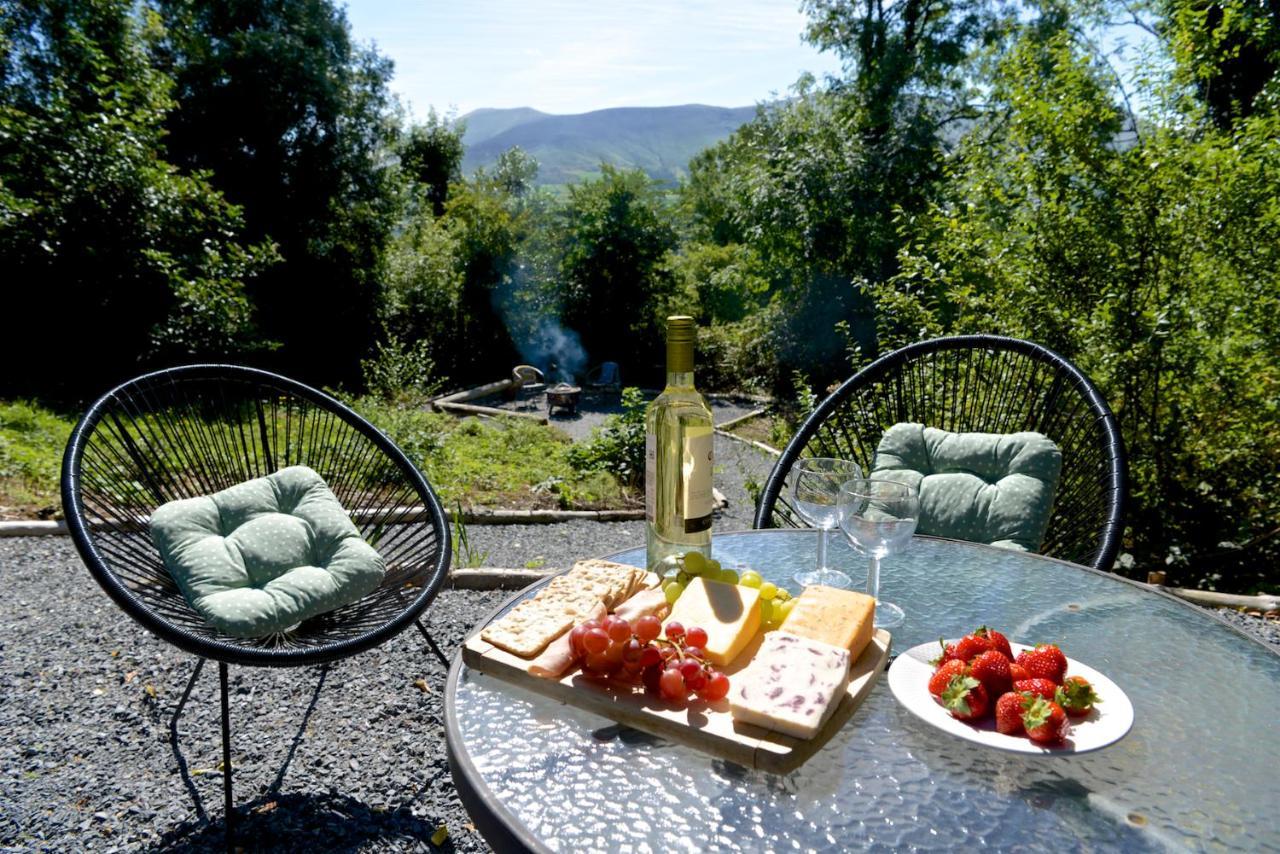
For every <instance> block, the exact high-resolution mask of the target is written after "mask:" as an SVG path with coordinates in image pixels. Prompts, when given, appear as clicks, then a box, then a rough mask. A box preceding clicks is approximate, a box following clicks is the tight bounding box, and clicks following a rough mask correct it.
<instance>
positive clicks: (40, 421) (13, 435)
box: [0, 401, 72, 509]
mask: <svg viewBox="0 0 1280 854" xmlns="http://www.w3.org/2000/svg"><path fill="white" fill-rule="evenodd" d="M71 427H72V422H71V421H69V420H67V419H65V418H62V417H60V416H58V415H55V414H54V413H52V412H50V411H49V410H47V409H44V408H43V407H41V406H39V405H37V404H34V403H31V402H28V401H15V402H13V403H0V504H4V505H7V506H10V507H14V506H16V508H17V509H44V508H47V507H57V506H58V503H59V496H58V474H59V471H60V469H61V467H62V451H63V449H64V448H65V447H66V445H67V438H68V437H69V436H70V435H71Z"/></svg>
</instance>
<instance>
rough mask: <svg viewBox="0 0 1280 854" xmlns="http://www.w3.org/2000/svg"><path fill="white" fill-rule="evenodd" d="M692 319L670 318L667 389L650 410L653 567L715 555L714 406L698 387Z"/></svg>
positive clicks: (648, 501)
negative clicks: (683, 557)
mask: <svg viewBox="0 0 1280 854" xmlns="http://www.w3.org/2000/svg"><path fill="white" fill-rule="evenodd" d="M696 334H697V327H696V326H695V325H694V322H693V318H692V317H684V316H676V317H669V318H667V387H666V388H665V389H663V391H662V394H660V395H658V397H657V398H655V399H654V401H653V402H652V403H650V404H649V408H648V410H646V412H645V418H644V427H645V466H644V498H645V519H646V525H645V545H646V546H647V549H648V565H649V568H650V569H653V570H655V571H659V572H660V571H661V567H660V566H659V565H660V564H662V563H663V561H664V560H667V559H668V558H671V557H672V556H674V555H681V554H684V553H685V552H691V551H696V552H701V553H702V554H703V555H704V556H706V557H711V511H712V510H713V509H714V508H715V499H714V498H712V495H711V467H712V464H713V452H714V451H713V449H714V438H715V431H714V428H713V427H712V423H711V408H710V407H708V406H707V401H706V399H705V398H703V396H702V395H700V394H698V392H697V390H696V389H694V387H693V343H694V338H695V336H696Z"/></svg>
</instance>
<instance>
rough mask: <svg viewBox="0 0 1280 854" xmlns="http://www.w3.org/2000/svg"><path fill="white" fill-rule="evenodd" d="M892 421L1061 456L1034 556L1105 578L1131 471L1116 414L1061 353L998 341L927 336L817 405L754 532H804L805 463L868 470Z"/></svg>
mask: <svg viewBox="0 0 1280 854" xmlns="http://www.w3.org/2000/svg"><path fill="white" fill-rule="evenodd" d="M900 422H916V423H922V424H924V425H926V426H928V427H937V428H940V429H943V430H949V431H952V432H981V433H1014V432H1018V431H1022V430H1033V431H1036V432H1038V433H1042V434H1044V435H1045V436H1048V437H1049V438H1050V439H1052V440H1053V441H1054V442H1055V443H1056V444H1057V445H1058V448H1059V449H1060V450H1061V451H1062V474H1061V477H1060V479H1059V482H1058V491H1057V496H1056V498H1055V500H1054V509H1053V515H1052V517H1051V518H1050V520H1049V527H1048V530H1047V531H1046V533H1045V538H1044V543H1043V545H1042V547H1041V552H1042V553H1043V554H1046V555H1050V556H1053V557H1058V558H1062V559H1064V560H1069V561H1073V562H1075V563H1080V564H1084V565H1086V566H1091V567H1094V568H1095V569H1102V570H1110V569H1111V568H1112V566H1113V564H1114V563H1115V559H1116V554H1117V553H1118V551H1119V549H1120V543H1121V537H1122V535H1123V531H1124V510H1125V503H1126V499H1127V491H1128V486H1127V484H1128V464H1127V462H1126V459H1125V451H1124V442H1123V440H1122V439H1121V436H1120V429H1119V426H1118V425H1117V423H1116V419H1115V416H1114V415H1113V414H1112V413H1111V409H1110V408H1109V407H1108V406H1107V403H1106V401H1105V400H1103V398H1102V395H1101V394H1100V393H1099V392H1098V389H1097V388H1096V387H1095V386H1094V384H1093V382H1092V381H1091V380H1090V379H1089V378H1088V377H1087V376H1085V375H1084V373H1083V372H1082V371H1081V370H1080V369H1079V368H1077V367H1076V366H1075V365H1073V364H1071V363H1070V362H1069V361H1067V360H1066V359H1065V358H1063V357H1062V356H1060V355H1058V354H1057V353H1055V352H1053V351H1052V350H1049V349H1048V348H1046V347H1042V346H1040V345H1039V344H1033V343H1031V342H1030V341H1023V340H1020V339H1016V338H1005V337H1001V336H996V335H964V336H957V337H952V338H935V339H933V340H931V341H922V342H919V343H917V344H911V345H908V346H906V347H903V348H902V349H900V350H896V351H894V352H892V353H889V354H888V355H886V356H882V357H881V358H879V359H877V360H876V361H874V362H872V363H871V364H870V365H868V366H867V367H865V368H863V369H862V370H860V371H858V372H857V373H856V374H854V375H853V376H852V377H851V378H849V379H848V380H846V381H845V382H844V384H843V385H841V386H840V387H839V388H838V389H836V390H835V391H834V392H832V394H831V395H830V396H829V397H828V398H827V399H826V400H824V401H823V402H822V403H821V404H820V405H819V406H818V408H817V409H816V410H814V412H813V414H811V415H810V416H809V417H808V418H807V419H806V420H805V422H804V423H803V424H802V425H801V427H800V429H799V430H798V431H797V433H796V435H795V436H794V437H793V438H792V439H791V441H790V442H789V443H788V444H787V447H786V449H785V450H784V451H783V453H782V456H781V458H780V459H779V460H778V462H777V463H776V464H775V465H774V468H773V471H772V472H771V473H770V475H769V479H768V481H766V483H765V487H764V490H763V492H762V494H761V497H760V501H759V503H758V505H757V507H756V517H755V526H756V527H757V528H771V527H775V526H792V527H799V526H802V525H803V524H804V523H803V522H802V521H801V519H800V517H799V516H798V515H797V514H796V513H795V511H794V510H793V509H792V507H791V504H790V501H789V496H788V495H787V494H786V483H787V477H788V475H789V474H790V472H791V467H792V466H793V465H794V464H795V462H796V460H798V459H800V458H801V457H843V458H845V459H851V460H853V461H855V462H857V463H858V464H859V465H861V466H862V468H863V470H864V471H868V472H869V471H871V470H872V467H873V464H874V461H875V451H876V446H877V445H878V444H879V442H880V437H881V436H882V435H883V433H884V431H885V430H886V429H887V428H889V427H891V426H892V425H894V424H897V423H900Z"/></svg>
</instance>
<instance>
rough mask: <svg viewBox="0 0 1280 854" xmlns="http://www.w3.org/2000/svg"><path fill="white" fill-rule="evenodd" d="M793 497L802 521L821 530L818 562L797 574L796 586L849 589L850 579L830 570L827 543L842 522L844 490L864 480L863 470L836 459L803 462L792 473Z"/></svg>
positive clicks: (850, 462)
mask: <svg viewBox="0 0 1280 854" xmlns="http://www.w3.org/2000/svg"><path fill="white" fill-rule="evenodd" d="M792 472H793V474H792V481H791V494H792V498H793V499H794V504H795V509H796V512H797V513H799V514H800V518H802V519H804V520H805V521H806V522H808V523H809V524H810V525H813V526H814V527H815V528H817V529H818V560H817V563H816V565H815V568H814V570H813V571H812V572H800V573H796V582H797V583H799V584H800V585H801V586H802V587H808V586H810V585H812V584H826V585H828V586H830V587H848V586H849V585H850V584H851V581H850V579H849V576H847V575H845V574H844V573H843V572H841V571H840V570H838V569H832V568H831V567H829V566H827V541H828V538H829V537H830V536H831V532H832V531H833V530H835V527H836V525H837V523H838V522H839V511H838V508H837V501H838V499H839V498H840V486H841V485H842V484H844V483H846V482H848V481H849V480H851V479H853V478H859V477H862V469H861V468H859V467H858V464H857V463H855V462H852V461H850V460H841V459H835V458H832V457H812V458H810V459H805V460H800V461H799V462H798V463H796V467H795V468H794V469H793V470H792Z"/></svg>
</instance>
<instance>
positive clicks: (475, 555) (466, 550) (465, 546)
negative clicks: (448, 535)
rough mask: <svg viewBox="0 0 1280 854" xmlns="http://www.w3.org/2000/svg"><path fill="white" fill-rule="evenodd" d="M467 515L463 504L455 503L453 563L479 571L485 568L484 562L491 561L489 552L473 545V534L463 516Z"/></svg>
mask: <svg viewBox="0 0 1280 854" xmlns="http://www.w3.org/2000/svg"><path fill="white" fill-rule="evenodd" d="M465 515H466V513H465V511H464V510H463V509H462V502H461V501H457V502H454V505H453V562H454V565H455V566H460V567H463V568H464V569H478V568H479V567H482V566H484V562H485V561H486V560H488V559H489V552H488V551H481V550H480V549H479V548H478V547H477V546H474V545H472V544H471V534H470V533H469V532H468V531H467V526H466V523H465V522H463V516H465Z"/></svg>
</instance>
